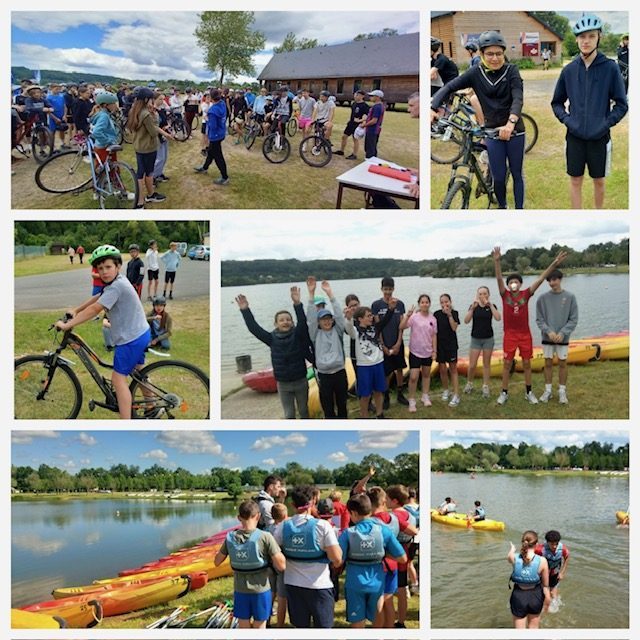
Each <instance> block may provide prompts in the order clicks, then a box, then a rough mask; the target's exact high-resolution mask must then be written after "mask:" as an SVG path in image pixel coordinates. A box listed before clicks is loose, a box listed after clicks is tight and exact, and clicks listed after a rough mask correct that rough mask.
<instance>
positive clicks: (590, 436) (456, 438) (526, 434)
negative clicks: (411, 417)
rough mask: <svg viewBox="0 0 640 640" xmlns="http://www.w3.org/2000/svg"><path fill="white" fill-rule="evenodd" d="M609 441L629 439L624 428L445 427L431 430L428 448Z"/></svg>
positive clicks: (549, 447)
mask: <svg viewBox="0 0 640 640" xmlns="http://www.w3.org/2000/svg"><path fill="white" fill-rule="evenodd" d="M593 441H596V442H602V443H604V442H610V443H612V444H613V445H614V447H619V446H623V445H625V444H627V443H628V442H629V432H628V431H614V430H612V431H597V430H591V429H571V430H568V431H562V430H553V431H546V430H543V429H539V430H536V431H525V430H510V431H498V430H496V431H491V430H489V429H487V430H483V431H462V430H455V429H448V430H446V431H433V432H432V433H431V449H446V448H447V447H450V446H451V445H453V444H456V443H457V444H461V445H462V446H464V447H468V446H470V445H472V444H473V443H474V442H485V443H492V442H497V443H500V444H513V445H515V446H516V447H517V446H518V445H519V444H520V443H521V442H526V443H527V444H537V445H539V446H541V447H542V448H543V449H544V450H553V449H554V448H555V447H564V446H568V447H570V446H571V445H576V446H578V447H581V446H583V445H585V444H586V443H587V442H593Z"/></svg>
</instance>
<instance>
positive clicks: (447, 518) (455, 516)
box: [431, 509, 504, 531]
mask: <svg viewBox="0 0 640 640" xmlns="http://www.w3.org/2000/svg"><path fill="white" fill-rule="evenodd" d="M431 519H432V520H433V521H434V522H439V523H440V524H446V525H449V526H451V527H458V528H460V529H475V530H476V531H504V522H500V521H498V520H489V519H488V518H487V519H486V520H480V521H478V522H474V521H472V520H469V519H468V518H467V516H466V515H465V514H463V513H448V514H447V515H444V516H443V515H442V514H440V513H438V510H437V509H431Z"/></svg>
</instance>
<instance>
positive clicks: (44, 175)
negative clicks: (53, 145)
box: [35, 149, 91, 193]
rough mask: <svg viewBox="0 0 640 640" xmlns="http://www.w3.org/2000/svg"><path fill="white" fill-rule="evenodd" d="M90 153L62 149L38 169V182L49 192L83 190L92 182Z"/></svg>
mask: <svg viewBox="0 0 640 640" xmlns="http://www.w3.org/2000/svg"><path fill="white" fill-rule="evenodd" d="M87 160H89V156H88V155H84V154H83V153H82V152H81V151H74V150H73V149H72V150H70V151H61V152H60V153H56V154H55V155H54V156H51V157H50V158H49V159H48V160H47V161H46V162H44V163H43V164H41V165H40V166H39V167H38V169H37V170H36V175H35V179H36V184H37V185H38V186H39V187H40V188H41V189H42V190H43V191H47V192H48V193H71V192H72V191H81V190H82V189H85V188H86V187H88V186H89V185H90V184H91V165H90V164H89V162H86V161H87Z"/></svg>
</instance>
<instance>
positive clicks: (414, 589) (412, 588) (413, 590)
mask: <svg viewBox="0 0 640 640" xmlns="http://www.w3.org/2000/svg"><path fill="white" fill-rule="evenodd" d="M409 593H410V594H411V595H413V596H417V595H419V594H420V585H419V584H411V585H409Z"/></svg>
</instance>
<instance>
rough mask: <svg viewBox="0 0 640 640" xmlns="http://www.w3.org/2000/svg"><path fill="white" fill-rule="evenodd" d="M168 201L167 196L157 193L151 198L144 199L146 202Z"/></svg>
mask: <svg viewBox="0 0 640 640" xmlns="http://www.w3.org/2000/svg"><path fill="white" fill-rule="evenodd" d="M166 199H167V196H165V195H164V194H162V193H158V192H157V191H154V192H153V193H152V194H151V195H150V196H145V197H144V201H145V202H164V201H165V200H166Z"/></svg>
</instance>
